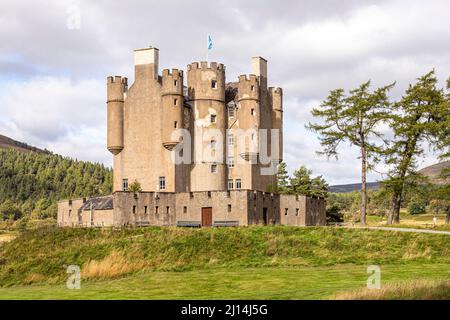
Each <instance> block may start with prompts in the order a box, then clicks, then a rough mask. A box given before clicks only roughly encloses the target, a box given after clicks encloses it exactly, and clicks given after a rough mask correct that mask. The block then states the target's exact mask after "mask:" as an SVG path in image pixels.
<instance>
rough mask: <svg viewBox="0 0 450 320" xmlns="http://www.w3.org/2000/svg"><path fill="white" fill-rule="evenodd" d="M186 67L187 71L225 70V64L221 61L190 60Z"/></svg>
mask: <svg viewBox="0 0 450 320" xmlns="http://www.w3.org/2000/svg"><path fill="white" fill-rule="evenodd" d="M187 69H188V71H194V70H220V71H225V66H224V65H223V64H222V63H217V62H207V61H200V62H192V63H191V64H188V66H187Z"/></svg>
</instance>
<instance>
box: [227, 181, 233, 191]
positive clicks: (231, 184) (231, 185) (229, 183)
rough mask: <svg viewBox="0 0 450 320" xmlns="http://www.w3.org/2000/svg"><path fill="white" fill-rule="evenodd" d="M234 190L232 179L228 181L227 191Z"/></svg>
mask: <svg viewBox="0 0 450 320" xmlns="http://www.w3.org/2000/svg"><path fill="white" fill-rule="evenodd" d="M233 188H234V182H233V179H228V189H229V190H231V189H233Z"/></svg>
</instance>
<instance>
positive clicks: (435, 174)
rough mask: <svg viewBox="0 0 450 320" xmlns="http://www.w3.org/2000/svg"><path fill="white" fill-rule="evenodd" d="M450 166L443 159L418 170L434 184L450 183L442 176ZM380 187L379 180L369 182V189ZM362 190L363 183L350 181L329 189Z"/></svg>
mask: <svg viewBox="0 0 450 320" xmlns="http://www.w3.org/2000/svg"><path fill="white" fill-rule="evenodd" d="M448 167H450V161H443V162H439V163H436V164H433V165H431V166H428V167H425V168H422V169H420V170H419V171H418V172H419V173H420V174H421V175H423V176H425V177H427V178H428V179H429V181H430V182H431V183H433V184H444V183H450V178H447V179H444V178H442V177H441V173H442V170H444V169H446V168H448ZM379 188H380V183H379V182H368V183H367V189H374V190H378V189H379ZM359 190H361V183H348V184H337V185H332V186H330V187H329V188H328V191H330V192H335V193H348V192H353V191H359Z"/></svg>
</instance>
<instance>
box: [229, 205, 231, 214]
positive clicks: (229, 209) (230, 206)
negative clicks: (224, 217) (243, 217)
mask: <svg viewBox="0 0 450 320" xmlns="http://www.w3.org/2000/svg"><path fill="white" fill-rule="evenodd" d="M228 212H231V204H229V205H228Z"/></svg>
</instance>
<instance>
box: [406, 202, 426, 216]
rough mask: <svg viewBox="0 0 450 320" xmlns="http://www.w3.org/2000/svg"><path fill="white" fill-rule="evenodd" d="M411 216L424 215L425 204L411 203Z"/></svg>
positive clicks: (409, 209) (409, 207)
mask: <svg viewBox="0 0 450 320" xmlns="http://www.w3.org/2000/svg"><path fill="white" fill-rule="evenodd" d="M408 212H409V214H422V213H425V212H426V209H425V204H423V203H421V202H417V201H414V202H410V203H409V205H408Z"/></svg>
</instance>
